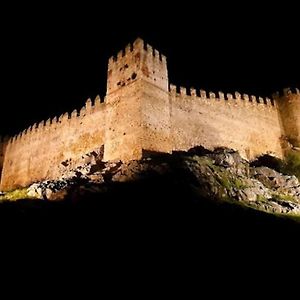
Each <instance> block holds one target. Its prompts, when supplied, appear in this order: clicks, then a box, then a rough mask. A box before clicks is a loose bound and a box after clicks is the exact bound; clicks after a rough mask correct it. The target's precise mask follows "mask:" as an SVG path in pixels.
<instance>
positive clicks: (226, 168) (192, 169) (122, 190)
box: [0, 148, 300, 226]
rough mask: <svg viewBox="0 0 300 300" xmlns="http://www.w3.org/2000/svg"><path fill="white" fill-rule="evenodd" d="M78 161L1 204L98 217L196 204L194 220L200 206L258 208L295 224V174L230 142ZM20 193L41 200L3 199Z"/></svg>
mask: <svg viewBox="0 0 300 300" xmlns="http://www.w3.org/2000/svg"><path fill="white" fill-rule="evenodd" d="M83 161H84V163H82V164H81V165H80V166H78V167H77V168H76V169H73V170H70V169H68V168H67V166H66V172H65V174H64V176H63V177H62V178H61V179H60V180H57V181H44V182H39V183H35V184H33V185H31V186H30V187H28V188H26V189H23V190H17V191H13V192H10V193H7V194H3V195H2V196H0V197H1V199H2V201H4V202H3V203H2V208H9V210H10V212H12V211H14V209H16V206H18V207H21V209H20V210H18V212H17V215H24V214H26V213H27V212H28V211H30V215H32V212H33V211H36V210H34V209H32V207H36V206H38V207H39V209H38V211H39V212H43V210H47V214H48V212H49V209H48V207H51V209H50V211H53V209H52V208H54V207H58V208H59V209H58V210H60V214H62V215H63V214H64V213H67V214H69V213H70V211H74V209H75V210H77V208H80V209H78V210H77V213H78V212H79V211H85V213H86V212H88V214H90V213H92V214H94V213H99V214H100V215H101V216H102V218H103V217H104V216H103V215H102V214H103V213H104V211H107V207H109V211H110V212H111V213H112V214H113V215H114V216H115V215H116V212H117V211H118V213H117V214H119V217H120V216H122V217H124V214H127V215H131V217H134V218H135V217H137V215H138V214H139V213H140V212H147V217H148V218H150V219H151V217H150V216H153V217H154V218H157V216H158V215H160V213H161V214H162V215H163V214H165V213H166V214H168V215H169V214H170V211H172V214H171V215H172V216H174V215H177V216H178V218H179V219H182V218H183V219H184V218H186V219H189V215H190V213H191V212H192V214H194V212H195V211H197V210H198V213H196V214H195V215H194V218H195V220H198V219H200V218H203V214H205V218H206V220H208V219H209V222H211V221H210V219H213V220H216V218H221V219H222V220H223V221H224V218H225V219H226V222H228V220H229V219H231V218H233V219H234V218H236V217H237V218H238V220H239V221H238V222H240V221H242V222H243V221H244V219H245V218H246V219H247V218H248V216H249V215H251V217H250V219H251V220H250V221H249V222H250V224H252V222H253V220H252V216H254V219H255V220H256V216H257V215H259V216H260V215H261V214H263V216H266V215H272V217H273V216H274V215H276V216H277V215H278V216H290V217H291V219H292V221H291V222H293V224H299V223H298V221H297V220H299V216H300V183H299V180H298V179H297V177H296V176H293V175H284V174H281V173H279V172H278V171H276V170H275V169H272V168H270V166H271V165H272V164H270V161H272V158H269V161H268V160H266V159H264V160H263V159H262V160H258V161H256V162H252V163H251V164H250V163H249V162H247V161H246V160H244V159H242V158H241V157H240V155H239V154H238V153H237V152H235V151H233V150H230V149H217V150H215V151H213V152H210V151H207V150H205V149H203V148H197V149H193V150H191V151H189V152H177V153H174V154H172V155H167V154H157V153H151V154H149V155H148V157H147V158H144V159H143V160H141V161H131V162H128V163H122V162H109V163H104V162H102V161H101V155H99V153H98V152H97V151H94V152H92V153H89V154H87V155H86V157H84V159H83ZM18 198H23V199H41V200H46V201H37V200H34V201H33V203H35V204H34V205H33V204H30V205H29V204H26V203H28V201H27V202H26V201H25V200H23V201H18V202H17V203H18V204H15V203H13V202H11V201H10V202H7V201H5V200H9V199H13V200H16V199H18ZM58 200H64V201H58ZM31 203H32V202H31ZM91 203H93V204H91ZM90 204H91V205H90ZM4 210H5V209H4ZM2 211H3V210H2ZM54 211H55V209H54ZM262 212H263V213H262ZM44 213H45V212H43V213H42V214H44ZM181 213H183V214H184V217H183V216H180V214H181ZM265 213H268V214H265ZM224 214H225V215H224ZM0 215H1V209H0ZM162 215H161V216H162ZM110 216H111V217H112V215H110ZM216 216H217V217H216ZM94 217H95V218H97V217H96V216H94ZM172 218H173V217H172ZM263 218H265V217H263ZM162 219H164V217H162ZM294 220H296V221H294ZM223 221H222V222H223ZM126 222H127V221H126ZM254 222H256V221H254ZM272 222H273V221H271V223H272ZM289 222H290V221H289ZM236 224H237V223H235V225H234V226H236ZM295 226H297V225H295Z"/></svg>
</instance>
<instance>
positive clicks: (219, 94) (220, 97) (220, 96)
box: [218, 91, 225, 100]
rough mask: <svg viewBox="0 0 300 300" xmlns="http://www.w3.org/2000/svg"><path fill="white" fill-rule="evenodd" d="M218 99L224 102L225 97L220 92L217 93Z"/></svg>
mask: <svg viewBox="0 0 300 300" xmlns="http://www.w3.org/2000/svg"><path fill="white" fill-rule="evenodd" d="M218 96H219V97H218V98H219V99H220V100H225V95H224V93H223V92H221V91H219V92H218Z"/></svg>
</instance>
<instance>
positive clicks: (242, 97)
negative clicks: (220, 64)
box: [169, 84, 276, 109]
mask: <svg viewBox="0 0 300 300" xmlns="http://www.w3.org/2000/svg"><path fill="white" fill-rule="evenodd" d="M169 91H170V94H171V95H172V96H177V97H191V98H193V99H197V100H211V101H213V100H215V101H218V102H219V103H223V104H228V105H242V106H245V105H246V106H248V105H249V106H252V107H257V105H259V107H261V108H272V109H276V104H275V101H274V100H273V99H270V98H268V97H265V98H263V97H257V96H254V95H250V96H249V95H248V94H240V93H239V92H234V94H231V93H226V94H224V93H223V92H221V91H218V92H217V93H215V92H211V91H209V92H208V91H205V90H202V89H199V90H198V89H195V88H185V87H182V86H176V85H173V84H170V87H169ZM221 101H222V102H221Z"/></svg>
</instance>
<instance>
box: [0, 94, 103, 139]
mask: <svg viewBox="0 0 300 300" xmlns="http://www.w3.org/2000/svg"><path fill="white" fill-rule="evenodd" d="M104 105H105V103H103V102H102V103H101V99H100V96H99V95H98V96H97V97H96V98H95V100H94V101H92V100H91V99H90V98H89V99H87V101H86V103H85V105H84V106H83V107H82V108H81V109H80V111H79V113H78V111H77V110H76V109H74V110H73V112H72V113H69V112H66V113H63V114H61V115H60V116H59V117H57V116H55V117H53V118H48V119H47V121H44V120H43V121H40V122H39V123H34V124H33V125H31V126H29V127H28V128H27V129H25V130H23V131H22V132H20V133H18V134H16V135H14V136H13V137H11V138H9V137H4V138H2V137H0V144H1V143H4V142H5V143H8V144H15V143H16V142H18V143H19V142H20V141H23V140H25V139H27V138H31V137H33V136H34V137H36V138H38V137H39V135H41V134H44V133H45V131H50V130H56V129H57V128H58V127H60V126H69V124H71V123H73V122H74V121H76V120H78V119H82V118H84V117H86V116H87V115H90V114H92V113H94V112H97V111H99V110H100V109H102V107H104Z"/></svg>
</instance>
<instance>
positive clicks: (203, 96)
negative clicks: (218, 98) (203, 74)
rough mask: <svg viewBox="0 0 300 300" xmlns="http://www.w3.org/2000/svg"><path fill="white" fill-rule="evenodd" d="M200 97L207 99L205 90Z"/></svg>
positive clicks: (201, 91)
mask: <svg viewBox="0 0 300 300" xmlns="http://www.w3.org/2000/svg"><path fill="white" fill-rule="evenodd" d="M200 97H201V98H203V99H207V96H206V91H205V90H200Z"/></svg>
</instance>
